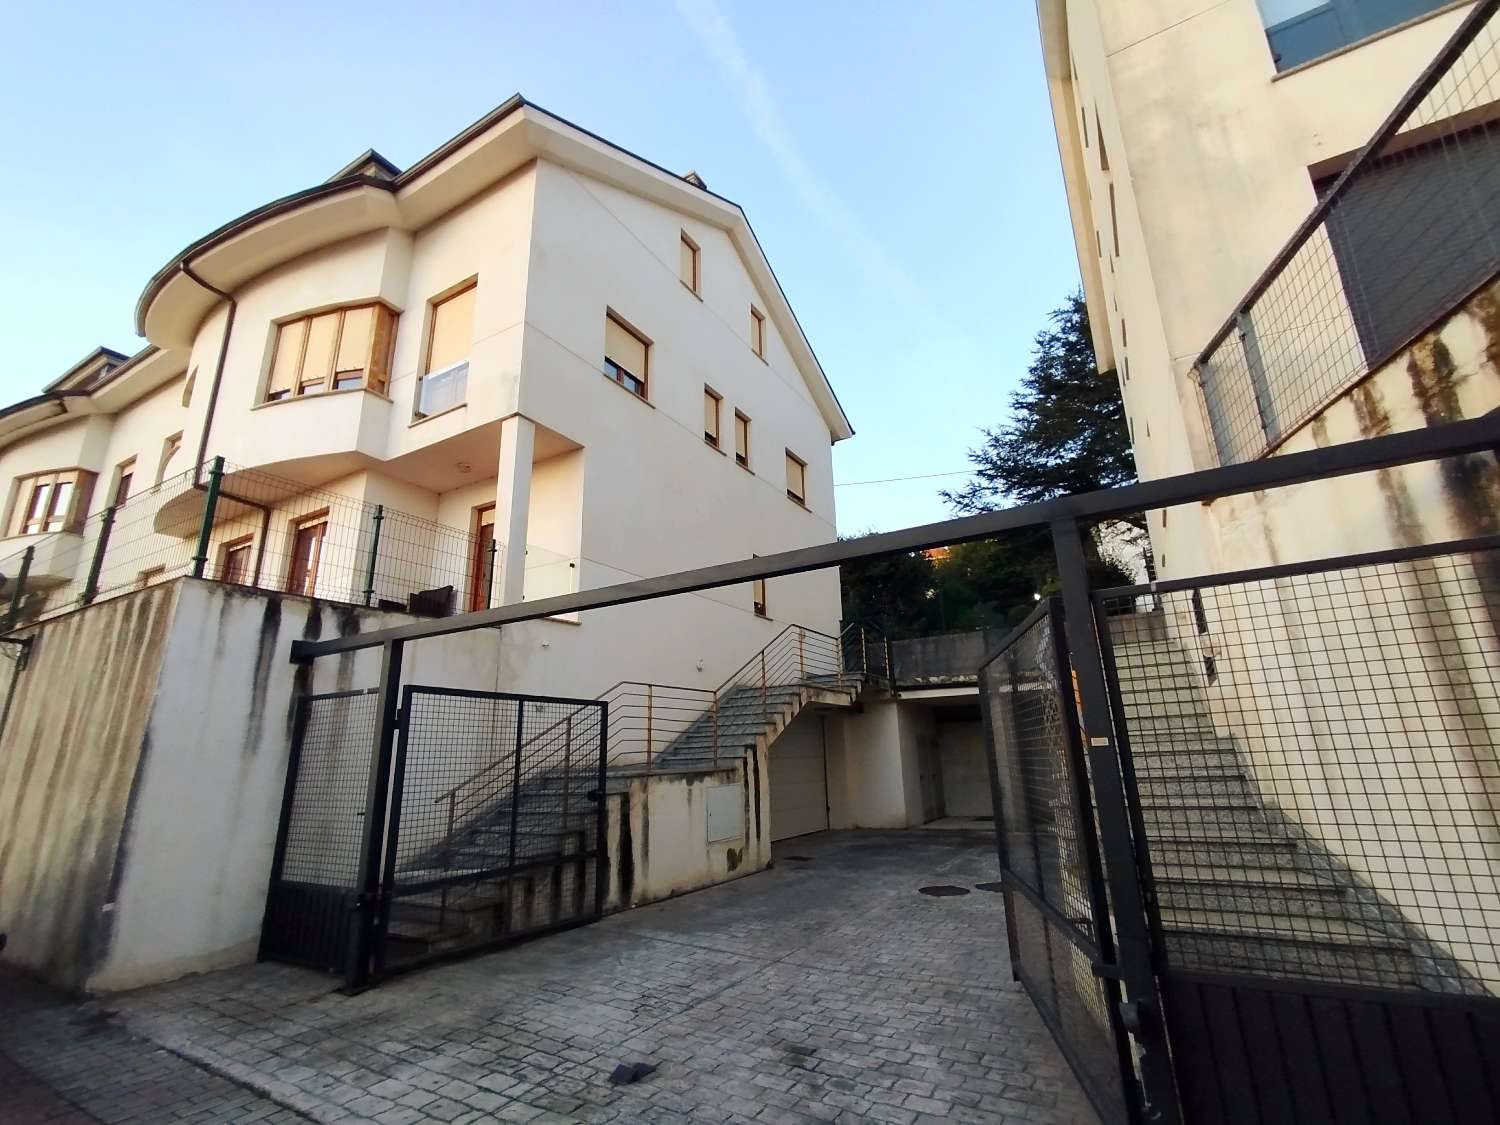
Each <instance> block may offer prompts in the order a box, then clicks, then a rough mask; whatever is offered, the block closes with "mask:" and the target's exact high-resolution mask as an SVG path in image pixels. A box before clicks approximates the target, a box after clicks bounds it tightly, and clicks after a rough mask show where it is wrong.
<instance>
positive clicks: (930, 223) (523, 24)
mask: <svg viewBox="0 0 1500 1125" xmlns="http://www.w3.org/2000/svg"><path fill="white" fill-rule="evenodd" d="M7 40H8V43H7V47H8V49H7V51H6V56H7V57H6V65H5V67H3V68H0V145H3V148H4V151H6V152H7V153H8V154H10V163H9V167H8V168H7V170H6V175H5V176H4V177H3V178H0V213H3V214H4V215H5V216H6V219H7V221H6V224H5V227H6V230H5V234H4V237H3V240H0V246H3V251H0V253H3V265H4V268H3V269H0V341H3V343H4V348H5V353H4V354H5V357H6V361H5V364H4V366H3V368H0V399H3V400H5V401H13V400H15V399H17V398H21V397H24V396H25V395H28V394H32V393H35V392H36V391H37V390H39V389H40V388H41V386H42V385H43V384H44V383H46V382H47V381H48V380H50V379H52V378H54V377H55V376H56V375H57V374H59V373H60V372H61V371H62V370H63V369H64V368H66V367H67V366H68V365H69V364H71V363H72V362H73V361H75V360H76V359H78V358H80V357H81V356H82V355H83V354H85V353H86V352H87V351H88V350H89V349H91V348H92V347H94V346H95V345H97V344H106V345H109V346H112V347H115V348H118V349H120V350H122V351H126V352H130V351H134V350H136V349H137V348H138V347H139V346H140V344H141V341H140V340H139V339H138V338H137V337H136V336H135V334H134V331H133V329H132V325H131V315H132V310H133V308H134V305H135V300H136V298H137V296H138V295H139V293H140V290H141V288H142V286H143V285H144V284H145V282H146V280H147V278H149V277H150V275H151V274H152V272H153V271H155V270H156V269H157V268H158V267H160V266H161V265H162V263H164V262H165V261H167V260H168V259H169V258H170V257H171V256H172V255H173V254H174V253H175V252H176V251H177V250H179V249H181V248H182V247H183V246H184V245H185V244H187V243H188V242H190V241H192V240H193V239H194V238H197V237H198V236H200V235H202V234H204V233H206V232H207V231H209V230H210V229H212V228H214V227H216V226H218V225H219V224H221V223H223V222H225V221H226V220H228V219H230V218H233V217H234V216H236V215H239V214H240V213H242V212H244V211H246V210H248V209H250V208H252V207H255V206H258V205H259V204H261V203H264V202H266V201H267V200H269V199H272V198H275V197H277V196H280V195H284V194H286V193H288V192H291V191H295V190H297V189H299V188H303V187H306V186H308V185H310V184H313V183H316V182H319V181H321V180H323V179H325V178H327V177H328V176H329V175H330V174H332V173H333V172H334V171H335V170H337V169H338V168H339V167H340V166H342V165H343V164H344V163H345V162H346V161H347V160H349V159H351V158H352V157H353V156H355V155H356V154H357V153H358V152H360V151H361V150H362V149H364V148H366V147H374V148H377V149H379V150H380V151H381V152H383V153H384V154H385V155H386V156H388V157H390V158H391V159H392V160H394V161H395V162H396V163H397V164H399V165H402V166H406V165H408V164H410V163H411V162H412V161H414V160H416V159H417V158H418V157H420V156H422V155H423V154H425V153H426V152H428V151H430V150H431V149H433V148H434V147H436V146H437V145H438V144H439V143H441V142H442V141H444V140H446V139H447V138H448V137H450V136H452V135H453V134H454V133H456V132H458V131H459V130H460V129H462V128H463V127H464V126H466V125H468V124H469V123H470V122H472V121H473V120H474V119H476V118H477V117H479V116H480V115H482V114H483V113H485V112H486V111H487V110H489V109H491V108H493V107H494V106H495V105H497V104H499V103H500V102H501V101H503V100H504V99H505V98H506V97H508V96H509V95H511V94H512V93H515V92H517V91H519V92H521V93H523V94H525V95H526V96H527V97H528V98H530V99H531V100H533V101H535V102H537V103H539V104H540V105H542V106H545V107H546V108H548V109H550V110H552V111H553V112H555V113H558V114H561V115H562V116H564V117H567V118H569V119H571V120H573V121H575V122H577V123H578V124H580V125H582V126H584V127H585V128H588V129H590V130H592V131H594V132H596V133H599V134H601V135H603V136H605V137H608V138H609V139H611V140H613V141H615V142H617V143H619V144H621V145H624V146H625V147H627V148H630V149H632V150H633V151H635V152H638V153H640V154H641V155H643V156H646V157H648V158H649V159H651V160H654V161H656V162H657V163H659V164H662V165H664V166H666V167H668V168H672V169H676V170H679V171H686V170H687V169H690V168H692V169H696V170H697V171H698V172H699V173H700V174H702V175H703V177H704V178H705V179H706V180H707V182H708V183H709V185H710V186H711V187H712V188H713V189H714V190H715V191H718V192H720V193H721V194H724V195H727V196H729V197H730V198H731V199H734V200H735V201H737V202H739V203H740V204H742V205H743V206H744V207H745V209H746V211H747V213H748V214H749V216H750V221H751V223H752V224H753V225H754V227H755V230H756V233H757V234H758V236H759V237H760V240H761V243H762V244H763V245H764V247H765V249H766V253H767V254H768V256H769V257H770V260H771V262H772V265H773V266H774V267H775V269H776V271H777V274H778V276H779V277H780V278H781V282H782V285H783V286H784V287H785V289H786V292H787V295H788V296H789V298H790V299H791V302H792V305H793V307H795V308H796V310H797V313H798V316H799V317H800V318H801V320H802V323H803V325H804V326H805V328H806V329H807V332H808V335H809V337H810V338H811V340H812V343H813V347H814V348H815V349H816V350H817V352H818V356H819V358H820V359H821V360H822V362H823V366H824V368H825V369H826V370H827V372H828V374H829V376H830V378H831V379H832V380H833V384H834V387H835V389H836V390H837V391H838V394H839V397H840V399H841V400H842V401H843V403H844V406H845V409H846V410H847V411H848V413H849V416H850V418H851V419H852V420H853V422H854V426H855V429H856V430H857V434H856V436H855V437H854V439H853V440H851V441H848V442H844V443H842V444H840V445H839V446H838V447H837V449H836V451H835V456H834V473H835V479H836V481H838V482H858V481H870V480H882V479H885V478H891V477H908V476H915V475H919V474H930V473H943V472H949V471H952V470H956V469H962V468H963V467H964V466H965V463H966V462H965V457H964V453H965V450H966V449H967V448H968V447H969V446H970V445H972V444H974V443H975V441H976V440H977V437H978V428H979V427H980V426H981V425H984V424H989V423H994V422H997V421H999V420H1000V419H1001V418H1002V417H1003V415H1004V412H1005V401H1006V396H1007V392H1008V391H1009V390H1010V389H1011V387H1012V386H1014V383H1015V380H1016V379H1017V377H1018V376H1019V374H1020V373H1021V372H1022V371H1023V370H1024V368H1025V365H1026V362H1027V359H1028V357H1029V355H1030V351H1031V339H1032V336H1033V335H1034V334H1035V332H1036V331H1037V329H1038V328H1040V327H1041V326H1042V324H1043V323H1044V321H1045V318H1046V314H1047V312H1048V310H1050V309H1051V308H1053V307H1054V306H1056V305H1057V304H1059V303H1060V302H1061V300H1062V298H1063V297H1064V295H1065V294H1066V293H1067V292H1068V291H1069V290H1070V289H1071V288H1072V287H1073V286H1074V285H1076V284H1077V275H1078V268H1077V262H1076V259H1075V257H1074V253H1073V246H1072V240H1071V237H1070V234H1069V228H1068V219H1067V207H1066V202H1065V200H1064V197H1063V192H1062V180H1061V174H1060V172H1059V169H1058V159H1057V149H1056V145H1055V142H1054V139H1053V134H1052V129H1051V119H1050V111H1049V108H1048V103H1047V98H1046V88H1045V84H1044V82H1043V78H1042V71H1041V58H1040V49H1039V46H1038V42H1037V33H1036V25H1035V14H1034V10H1033V8H1032V5H1031V4H1029V3H1020V2H1018V0H1004V2H1001V3H996V2H994V0H989V2H960V0H937V2H934V3H930V4H905V3H901V4H898V3H894V2H869V0H866V2H863V3H853V2H847V3H846V2H820V3H816V4H809V3H806V2H805V0H803V2H782V0H775V2H770V0H756V2H754V3H750V2H735V0H638V2H630V3H625V2H620V3H571V4H551V5H539V4H534V3H526V4H510V3H496V2H489V3H473V4H432V5H412V4H410V3H403V4H384V3H375V2H366V3H359V4H323V5H316V6H314V5H298V4H289V3H282V2H281V0H270V2H263V3H258V4H253V5H251V4H222V3H214V2H205V3H195V4H172V3H156V2H151V0H144V2H141V3H137V4H130V5H118V4H105V3H100V2H99V0H93V2H92V3H90V4H84V5H67V4H24V5H20V6H18V7H16V8H14V9H13V10H12V11H10V12H9V13H8V14H7ZM961 480H962V478H961V477H945V478H936V479H922V480H912V481H905V482H900V483H890V484H869V485H853V484H850V485H848V486H846V487H840V488H839V489H838V494H837V495H838V503H839V525H840V529H841V530H842V531H844V532H846V533H848V532H855V531H862V530H865V529H869V528H876V529H888V528H892V527H899V526H903V525H906V524H910V523H917V522H924V521H927V520H933V519H941V518H943V517H944V516H946V515H947V514H948V513H947V510H946V508H945V506H944V505H943V504H942V502H941V501H940V500H939V499H938V496H937V490H938V489H939V488H940V487H943V486H951V485H954V484H957V483H959V482H960V481H961Z"/></svg>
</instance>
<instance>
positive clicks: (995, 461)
mask: <svg viewBox="0 0 1500 1125" xmlns="http://www.w3.org/2000/svg"><path fill="white" fill-rule="evenodd" d="M1050 320H1051V322H1052V327H1051V328H1045V329H1043V330H1042V331H1041V332H1038V333H1037V336H1036V352H1035V354H1034V355H1033V356H1032V360H1031V365H1030V367H1029V368H1027V371H1026V376H1025V378H1024V379H1022V381H1021V386H1020V388H1019V389H1018V390H1016V391H1015V392H1013V393H1012V394H1011V396H1010V409H1011V417H1010V420H1009V421H1007V422H1004V423H1002V424H1001V425H999V426H996V427H994V428H988V429H986V430H985V431H984V442H983V444H981V445H980V446H979V447H978V448H977V449H971V450H970V451H969V460H970V461H971V462H972V463H973V465H974V479H973V480H971V481H969V482H968V483H967V484H965V485H964V486H963V487H962V488H960V489H957V490H956V491H952V492H949V491H946V490H944V491H943V492H942V494H941V495H942V497H943V499H944V500H946V501H947V502H948V503H949V504H950V505H952V506H953V508H954V510H955V511H957V512H960V513H970V512H988V511H993V510H994V509H996V508H999V507H1003V506H1005V505H1006V504H1017V503H1021V504H1024V503H1030V502H1032V501H1035V500H1050V499H1051V498H1053V497H1054V496H1068V495H1071V494H1073V493H1076V492H1091V491H1093V490H1094V489H1098V488H1112V487H1114V486H1115V485H1120V484H1128V483H1130V482H1131V481H1133V480H1135V460H1134V458H1133V457H1132V455H1131V452H1130V431H1129V429H1128V427H1127V426H1126V424H1125V404H1124V402H1123V401H1122V400H1121V398H1120V390H1119V387H1118V386H1117V385H1116V383H1115V380H1114V378H1113V376H1112V375H1108V374H1100V373H1099V371H1098V368H1097V365H1096V362H1095V358H1094V344H1093V340H1092V338H1091V337H1090V335H1089V312H1088V306H1087V305H1085V304H1084V300H1083V294H1082V293H1076V292H1075V293H1073V294H1072V295H1071V296H1069V297H1068V299H1067V301H1065V302H1064V303H1063V305H1062V306H1061V307H1060V308H1057V309H1054V310H1053V312H1052V314H1051V317H1050ZM1132 522H1135V521H1132ZM1142 526H1143V525H1142Z"/></svg>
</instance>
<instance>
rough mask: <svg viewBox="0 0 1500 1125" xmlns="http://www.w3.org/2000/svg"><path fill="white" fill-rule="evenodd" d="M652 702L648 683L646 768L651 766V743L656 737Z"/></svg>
mask: <svg viewBox="0 0 1500 1125" xmlns="http://www.w3.org/2000/svg"><path fill="white" fill-rule="evenodd" d="M652 702H653V701H652V697H651V685H650V684H647V685H646V769H648V770H649V769H650V768H651V743H652V742H653V741H654V739H653V738H652V730H651V724H652V713H651V712H652Z"/></svg>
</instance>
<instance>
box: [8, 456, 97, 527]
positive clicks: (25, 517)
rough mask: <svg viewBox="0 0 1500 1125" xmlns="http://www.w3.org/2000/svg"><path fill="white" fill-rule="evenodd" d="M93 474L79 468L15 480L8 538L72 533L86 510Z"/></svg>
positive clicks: (37, 474)
mask: <svg viewBox="0 0 1500 1125" xmlns="http://www.w3.org/2000/svg"><path fill="white" fill-rule="evenodd" d="M93 483H94V474H93V473H90V472H85V471H84V470H82V469H59V470H55V471H53V472H47V473H36V474H34V475H32V476H29V477H22V478H21V479H20V480H19V481H17V487H16V504H15V508H14V509H13V510H12V515H11V525H10V534H11V535H44V534H50V533H52V532H56V531H73V530H76V529H77V527H78V525H79V524H81V523H82V522H83V517H84V515H85V513H86V512H87V511H88V504H89V493H90V492H91V491H92V489H93Z"/></svg>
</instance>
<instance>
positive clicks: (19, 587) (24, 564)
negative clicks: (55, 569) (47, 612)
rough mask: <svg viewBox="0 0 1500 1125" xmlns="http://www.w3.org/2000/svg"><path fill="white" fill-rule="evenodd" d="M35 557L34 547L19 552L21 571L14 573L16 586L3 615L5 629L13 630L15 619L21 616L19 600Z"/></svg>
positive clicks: (22, 594)
mask: <svg viewBox="0 0 1500 1125" xmlns="http://www.w3.org/2000/svg"><path fill="white" fill-rule="evenodd" d="M35 557H36V546H35V545H32V546H30V547H27V548H26V550H24V551H22V552H21V569H20V570H19V571H17V572H16V586H15V589H14V590H12V591H11V595H10V609H8V610H7V611H6V613H5V628H6V629H7V630H10V629H13V628H15V624H16V619H17V618H18V617H20V616H21V599H22V598H23V597H24V596H25V594H26V576H27V575H29V574H30V573H31V560H32V559H33V558H35Z"/></svg>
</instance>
